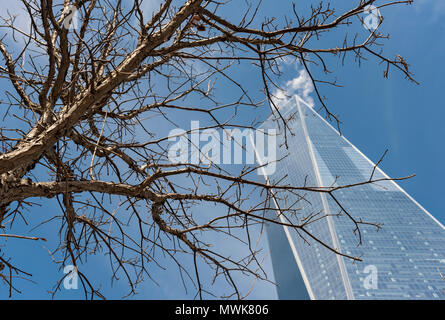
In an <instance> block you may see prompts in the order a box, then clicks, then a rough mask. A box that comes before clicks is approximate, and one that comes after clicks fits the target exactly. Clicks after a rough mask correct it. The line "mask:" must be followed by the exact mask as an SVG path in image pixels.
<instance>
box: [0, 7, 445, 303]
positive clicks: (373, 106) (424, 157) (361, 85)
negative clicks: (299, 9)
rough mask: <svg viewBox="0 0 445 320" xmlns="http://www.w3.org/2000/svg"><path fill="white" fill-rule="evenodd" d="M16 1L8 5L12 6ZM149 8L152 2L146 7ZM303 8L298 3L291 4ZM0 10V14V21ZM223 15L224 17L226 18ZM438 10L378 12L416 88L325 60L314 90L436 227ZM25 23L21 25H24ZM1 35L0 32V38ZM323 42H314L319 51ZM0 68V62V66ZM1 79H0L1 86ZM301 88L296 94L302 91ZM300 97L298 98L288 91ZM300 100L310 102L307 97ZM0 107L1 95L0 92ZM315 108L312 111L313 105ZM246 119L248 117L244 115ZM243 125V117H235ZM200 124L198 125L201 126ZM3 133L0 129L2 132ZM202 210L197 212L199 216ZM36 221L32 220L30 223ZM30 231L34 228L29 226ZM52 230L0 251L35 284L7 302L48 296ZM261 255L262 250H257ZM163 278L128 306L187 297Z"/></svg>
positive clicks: (96, 262) (222, 90)
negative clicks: (327, 77)
mask: <svg viewBox="0 0 445 320" xmlns="http://www.w3.org/2000/svg"><path fill="white" fill-rule="evenodd" d="M14 1H16V0H14ZM14 1H10V3H11V4H10V6H9V9H11V8H13V7H14ZM263 2H264V3H263V9H262V10H261V11H260V14H265V15H268V16H274V15H276V16H278V17H282V16H284V14H285V13H286V12H288V10H289V9H290V8H291V7H290V1H279V2H277V1H270V0H269V1H263ZM153 3H154V2H153ZM298 3H301V4H300V5H303V4H302V3H303V2H302V1H299V2H298ZM335 3H336V4H337V3H338V5H339V6H345V5H347V4H350V3H351V1H347V0H343V1H335ZM151 6H152V3H150V4H149V3H148V2H147V7H146V8H145V10H147V11H149V10H150V8H151ZM4 10H5V8H2V9H0V13H1V14H3V13H4ZM226 14H228V13H227V12H226ZM444 14H445V4H444V2H442V1H441V0H417V1H415V3H414V5H412V6H405V5H402V6H396V7H393V8H386V9H385V10H384V11H382V15H383V17H384V18H385V20H384V23H383V25H382V26H381V31H382V32H383V33H390V35H391V37H390V39H389V40H388V41H384V43H385V47H384V50H385V52H387V53H388V54H390V55H392V56H394V55H395V54H400V55H402V56H404V57H405V58H406V59H407V61H408V63H409V64H410V66H411V70H412V71H413V72H414V74H415V78H416V80H417V81H419V82H420V85H416V84H413V83H410V82H408V81H407V80H405V79H403V76H402V75H401V74H400V73H398V72H396V71H394V70H393V71H391V73H390V76H389V79H384V78H383V76H382V74H383V69H384V67H383V66H379V65H378V64H377V61H375V60H373V59H371V60H370V61H367V62H365V63H364V64H362V65H361V67H360V68H359V67H357V65H356V64H355V63H353V59H349V60H347V61H346V64H345V66H341V61H340V60H338V59H337V58H335V59H328V62H329V66H330V69H331V70H332V71H334V73H335V74H336V76H337V78H338V81H339V82H340V83H341V84H342V85H343V86H344V87H343V88H333V87H329V86H322V87H320V89H321V91H322V93H323V95H325V96H326V97H327V98H328V100H327V102H328V106H329V107H330V108H331V109H332V110H333V111H334V113H336V114H338V115H339V117H340V119H341V120H342V122H343V123H342V126H341V129H342V133H343V134H344V135H345V136H346V137H347V138H348V139H349V140H350V141H351V142H352V143H353V144H355V145H356V146H357V147H358V148H359V149H360V150H361V151H362V152H363V153H364V154H366V155H367V156H368V157H369V158H370V159H371V160H374V161H377V160H378V159H379V158H380V156H381V155H382V154H383V152H384V151H385V150H386V149H389V153H388V154H387V156H386V158H385V160H384V162H383V163H382V165H381V167H382V168H383V170H384V171H385V172H386V173H387V174H388V175H390V176H392V177H400V176H407V175H410V174H412V173H415V174H416V177H415V178H413V179H410V180H409V181H405V182H403V183H401V186H402V187H403V188H404V189H405V190H406V191H407V192H408V193H409V194H410V195H411V196H413V197H414V198H415V199H416V200H417V201H418V202H419V203H420V204H421V205H422V206H424V207H425V208H426V209H427V210H428V211H429V212H430V213H431V214H432V215H434V216H435V217H436V218H437V219H438V220H439V221H441V222H442V223H445V210H444V206H443V200H442V199H443V192H444V189H443V186H442V182H443V181H444V180H445V169H444V166H443V162H444V160H443V159H444V158H445V148H444V142H443V139H444V137H445V126H444V125H443V119H444V118H445V109H444V107H445V104H444V102H443V97H442V92H443V90H444V85H445V81H444V78H443V75H444V74H445V62H444V61H443V60H442V57H443V56H444V52H445V41H443V40H444V39H443V34H445V23H444V22H443V17H444ZM24 23H26V22H24ZM4 32H5V31H4V30H0V36H2V35H3V33H4ZM328 41H329V40H327V39H324V38H322V39H321V40H320V45H323V44H326V43H328ZM0 63H1V64H3V61H1V62H0ZM245 70H246V69H244V67H240V68H239V69H238V70H234V71H233V75H234V76H235V77H238V78H239V79H240V80H242V81H243V82H244V83H248V84H249V85H248V87H249V90H255V89H256V90H257V89H258V85H259V82H258V75H259V73H258V72H245ZM283 70H284V71H285V73H284V75H283V77H282V79H280V82H281V84H283V85H285V84H286V82H288V81H290V80H293V79H296V78H298V77H299V76H301V74H300V71H299V69H298V67H297V68H296V67H295V66H292V65H283ZM4 81H5V80H4V79H0V82H1V83H2V84H3V83H4ZM303 87H304V86H303V85H302V86H301V87H299V88H303ZM227 90H233V89H229V88H226V87H225V86H221V87H219V88H217V92H219V94H220V95H226V96H230V95H231V94H232V93H233V94H237V93H235V92H232V91H229V92H227ZM295 91H296V92H298V93H299V94H300V95H304V92H302V91H301V90H295ZM306 95H307V96H308V97H309V96H312V97H313V98H314V96H313V94H312V95H311V93H310V90H309V92H306ZM0 97H1V98H2V99H4V93H3V92H0ZM314 101H315V107H317V106H318V105H319V104H318V103H317V101H316V100H315V98H314ZM256 112H257V113H258V117H259V118H261V117H262V118H264V117H266V116H267V114H268V113H269V109H268V107H267V106H265V107H264V108H263V109H260V110H257V111H256ZM249 116H251V114H249ZM242 117H247V115H242ZM202 120H203V121H204V119H202ZM2 126H3V124H2ZM42 204H44V206H42V207H41V208H37V207H36V208H35V209H33V210H32V211H31V212H30V213H29V216H28V218H29V222H30V223H29V226H27V225H25V224H24V223H23V222H18V225H17V227H16V228H17V232H19V231H20V230H22V231H24V232H25V231H29V230H30V229H31V228H32V227H34V226H35V223H36V222H37V221H41V220H42V217H45V216H46V217H48V218H50V217H51V216H52V215H53V214H54V213H55V212H58V211H59V210H60V209H59V208H58V205H57V203H56V202H55V201H54V200H51V201H45V202H43V203H42ZM200 210H205V209H200ZM36 217H38V218H36ZM33 223H34V224H33ZM56 223H57V222H54V223H52V224H49V225H47V226H44V227H42V228H39V229H36V230H37V231H36V232H37V233H38V234H40V235H45V236H46V237H47V238H48V242H47V243H37V242H33V243H30V242H27V241H22V240H14V239H11V240H8V243H7V247H0V249H2V251H3V250H4V251H5V252H8V253H9V254H10V255H12V256H13V257H14V259H15V262H16V263H17V264H19V265H23V266H29V262H30V261H31V262H32V265H33V273H34V276H33V278H34V280H35V283H30V282H25V281H19V284H20V286H19V288H20V289H21V290H22V291H23V294H21V295H18V294H14V295H13V298H15V299H26V298H49V297H50V296H49V295H48V293H47V290H50V289H51V288H52V286H53V285H54V282H55V281H56V280H57V279H58V278H59V277H60V276H61V275H62V274H63V273H62V271H61V270H58V269H57V266H55V264H53V263H52V261H51V257H50V256H49V254H48V250H47V248H48V249H50V250H52V249H53V247H51V245H52V244H51V240H56V239H57V237H58V235H57V234H56V232H55V230H57V225H56ZM263 245H264V246H266V248H267V243H266V242H264V243H263ZM107 263H108V261H107V260H106V258H105V259H104V258H101V257H92V258H91V259H90V260H89V261H88V272H89V274H90V276H91V277H92V278H94V279H95V280H96V281H97V283H102V285H103V287H104V292H105V293H106V294H107V297H109V298H120V297H121V296H122V295H124V294H125V293H126V289H127V288H126V284H125V282H124V281H123V280H122V281H118V282H116V283H114V285H113V287H111V286H109V285H108V282H107V279H108V278H109V272H108V271H107V270H108V269H107ZM164 267H165V268H166V271H162V270H160V269H154V270H153V274H154V275H155V276H156V278H157V280H158V283H159V285H155V284H154V283H152V282H151V281H146V282H145V283H144V284H143V285H142V286H141V287H140V290H139V292H140V293H139V295H137V296H136V298H144V299H162V298H164V299H172V298H187V297H189V298H190V297H192V296H193V295H192V296H191V295H190V294H186V293H185V291H184V289H183V288H182V287H181V285H180V281H179V280H178V277H177V270H176V269H175V268H174V266H173V265H172V264H171V263H169V262H168V261H167V260H166V261H164ZM265 267H266V269H267V270H269V271H270V270H271V269H270V261H268V260H267V259H266V262H265ZM240 281H242V284H243V286H245V287H246V288H248V287H249V286H250V282H249V281H248V280H242V279H240ZM81 294H82V293H81V292H80V290H77V291H74V290H71V291H66V290H62V291H61V292H60V294H59V295H57V296H56V298H66V299H75V298H81V297H82V295H81ZM274 297H275V292H274V290H273V287H272V286H271V285H270V284H267V283H256V285H255V287H254V290H253V291H252V294H251V296H250V298H274ZM0 298H1V299H6V298H8V292H7V290H6V289H5V287H3V286H1V287H0Z"/></svg>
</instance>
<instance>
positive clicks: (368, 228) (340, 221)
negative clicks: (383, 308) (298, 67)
mask: <svg viewBox="0 0 445 320" xmlns="http://www.w3.org/2000/svg"><path fill="white" fill-rule="evenodd" d="M280 113H281V114H282V115H284V116H286V118H289V119H290V120H289V121H288V123H287V125H288V134H286V135H284V134H282V133H283V127H282V123H280V122H279V121H278V122H277V120H276V119H274V116H273V115H271V116H270V117H269V118H268V119H267V120H266V121H265V122H264V123H263V124H262V125H261V127H260V129H264V130H267V129H276V130H277V132H278V135H277V148H278V149H277V159H281V160H280V161H279V162H278V163H277V164H276V170H275V172H274V173H273V174H269V175H267V176H266V180H267V182H268V183H274V182H278V181H280V184H291V185H294V186H301V185H303V184H305V185H306V186H314V187H330V186H343V185H350V184H355V183H359V182H363V181H367V180H369V178H370V177H371V175H372V176H373V178H374V180H376V179H382V180H381V181H380V182H376V183H373V184H363V185H358V186H354V187H351V188H347V189H340V190H337V191H335V197H336V199H337V200H338V201H339V202H340V204H341V205H342V207H343V208H344V209H345V210H346V211H347V212H348V213H350V214H351V215H353V217H354V218H355V219H356V220H357V221H360V220H362V221H367V222H377V223H383V224H384V225H383V227H382V228H381V229H380V230H379V231H377V230H376V228H375V226H372V225H362V226H361V227H360V230H361V238H362V243H361V245H357V244H358V240H359V238H358V234H357V232H356V233H355V234H354V233H353V230H354V229H355V225H354V223H353V221H352V220H351V219H349V218H348V216H347V215H346V214H345V212H344V211H343V210H342V209H341V208H340V206H339V205H338V203H337V202H336V201H335V200H334V199H333V198H332V197H330V196H329V195H328V194H326V193H316V192H303V193H301V194H298V195H297V194H295V195H293V196H291V195H290V194H289V193H286V195H285V194H284V192H279V191H275V192H274V197H273V201H274V205H275V207H276V208H278V209H279V208H292V210H293V211H291V212H289V213H288V214H278V215H277V212H280V211H279V210H277V211H270V212H269V213H268V214H269V217H270V218H273V219H280V220H281V222H287V223H289V222H292V223H295V224H301V223H302V221H303V220H304V219H307V218H308V217H312V219H313V220H314V221H315V222H313V223H310V224H309V225H308V226H307V230H308V231H309V232H311V233H312V234H313V235H315V236H316V237H317V238H318V239H319V240H321V241H322V242H323V243H325V244H327V245H329V246H330V247H332V248H336V249H338V251H339V252H342V253H344V254H345V255H348V256H354V257H361V259H362V261H353V260H351V259H349V258H346V257H343V256H341V255H338V254H335V253H333V252H332V251H330V250H329V249H327V248H326V247H325V246H323V245H322V244H321V243H317V242H316V241H314V240H313V239H311V238H309V237H308V236H307V235H306V234H304V233H302V232H301V231H300V232H299V231H298V230H296V229H292V228H290V227H286V226H284V227H283V226H281V225H278V224H269V225H268V226H267V233H268V239H269V246H270V250H271V257H272V264H273V269H274V274H275V280H276V283H277V291H278V297H279V299H445V281H444V280H443V279H442V278H441V274H440V272H439V270H442V271H445V228H444V227H443V225H441V224H440V223H439V222H438V221H437V220H436V219H435V218H434V217H433V216H432V215H431V214H430V213H428V212H427V211H426V210H425V209H424V208H423V207H422V206H421V205H420V204H418V203H417V202H416V201H415V200H414V199H413V198H412V197H410V196H409V195H408V194H407V193H406V192H405V191H404V190H403V189H402V188H400V186H399V185H398V184H396V183H395V182H394V181H389V180H385V179H389V177H388V176H387V175H386V174H385V173H384V172H383V171H382V170H380V169H379V168H377V169H376V170H375V171H374V173H373V170H374V168H375V164H374V163H373V162H371V161H370V160H369V159H368V158H367V157H366V156H365V155H363V154H362V153H361V152H360V151H359V150H358V149H357V148H356V147H355V146H353V145H352V144H351V143H350V142H349V141H348V140H347V139H346V138H345V137H343V136H342V135H340V134H339V133H338V132H337V131H336V130H335V129H334V128H333V127H332V126H331V125H330V124H329V123H328V122H327V121H325V120H324V119H323V118H322V117H321V116H320V115H319V114H318V113H317V112H316V111H315V110H313V109H312V108H311V106H310V105H308V104H307V103H306V102H304V101H303V100H301V99H300V98H298V97H296V98H295V100H294V99H292V100H291V101H289V102H288V103H287V104H286V105H284V106H282V107H281V108H280ZM285 139H286V141H285ZM284 142H286V143H284ZM286 146H287V148H286ZM258 161H259V162H260V163H261V161H262V159H258ZM323 216H324V217H323ZM321 217H323V218H321ZM319 218H321V219H319Z"/></svg>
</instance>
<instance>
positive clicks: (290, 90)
mask: <svg viewBox="0 0 445 320" xmlns="http://www.w3.org/2000/svg"><path fill="white" fill-rule="evenodd" d="M313 91H314V86H313V84H312V80H311V78H310V77H309V74H308V73H307V71H306V70H305V69H301V70H299V71H298V76H296V77H295V78H293V79H292V80H289V81H287V82H286V83H285V84H284V85H283V86H282V87H281V88H280V89H277V90H275V92H274V96H275V98H274V103H275V104H276V105H277V107H278V108H281V107H283V106H285V105H286V104H287V103H288V102H290V101H291V100H294V99H295V96H299V97H300V98H301V99H303V100H304V101H306V102H307V103H308V104H309V105H311V106H314V99H312V97H311V93H312V92H313Z"/></svg>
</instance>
